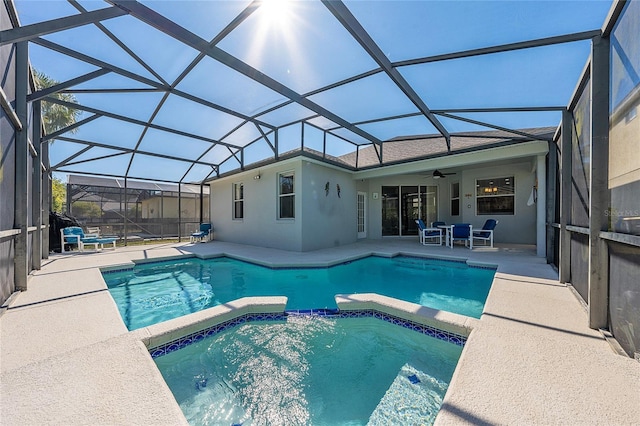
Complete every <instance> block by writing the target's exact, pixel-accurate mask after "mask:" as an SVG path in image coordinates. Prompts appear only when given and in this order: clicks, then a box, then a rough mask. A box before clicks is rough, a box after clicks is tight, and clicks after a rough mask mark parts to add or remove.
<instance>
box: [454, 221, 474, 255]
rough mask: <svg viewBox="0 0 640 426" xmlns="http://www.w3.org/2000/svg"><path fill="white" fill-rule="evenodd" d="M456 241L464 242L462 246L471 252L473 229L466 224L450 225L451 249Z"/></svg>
mask: <svg viewBox="0 0 640 426" xmlns="http://www.w3.org/2000/svg"><path fill="white" fill-rule="evenodd" d="M456 241H464V246H465V247H469V250H473V227H472V226H471V225H470V224H468V223H456V224H454V225H451V241H450V243H451V248H452V249H453V244H454V243H455V242H456Z"/></svg>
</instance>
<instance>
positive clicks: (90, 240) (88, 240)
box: [60, 226, 116, 253]
mask: <svg viewBox="0 0 640 426" xmlns="http://www.w3.org/2000/svg"><path fill="white" fill-rule="evenodd" d="M60 241H61V245H62V250H61V253H64V252H65V249H64V246H65V245H66V244H69V245H76V246H78V250H79V251H84V247H85V246H91V245H92V246H93V248H94V250H96V251H97V250H102V249H103V248H104V246H105V244H113V248H114V249H115V248H116V239H115V238H100V237H98V234H88V233H87V234H85V232H84V230H83V229H82V228H80V227H79V226H69V227H67V228H62V229H61V230H60Z"/></svg>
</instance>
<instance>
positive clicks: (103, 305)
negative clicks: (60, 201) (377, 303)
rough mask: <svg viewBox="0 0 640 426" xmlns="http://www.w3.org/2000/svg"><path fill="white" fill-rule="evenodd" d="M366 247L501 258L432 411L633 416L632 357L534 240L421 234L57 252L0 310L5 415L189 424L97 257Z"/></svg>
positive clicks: (328, 253)
mask: <svg viewBox="0 0 640 426" xmlns="http://www.w3.org/2000/svg"><path fill="white" fill-rule="evenodd" d="M369 253H376V254H381V255H394V254H397V253H403V254H415V255H428V256H434V257H452V256H453V257H458V258H466V259H469V260H470V261H476V262H486V263H490V264H495V265H498V271H497V273H496V278H495V280H494V284H493V287H492V289H491V292H490V294H489V298H488V300H487V303H486V306H485V310H484V314H483V316H482V318H481V319H480V321H477V326H476V327H475V328H474V330H473V331H472V333H471V335H470V336H469V339H468V341H467V344H466V346H465V348H464V351H463V354H462V357H461V358H460V361H459V363H458V366H457V369H456V373H455V374H454V377H453V380H452V382H451V385H450V387H449V390H448V392H447V395H446V397H445V400H444V404H443V407H442V409H441V411H440V414H439V415H438V418H437V420H436V424H441V425H444V424H465V423H466V424H476V425H478V424H484V425H494V424H539V425H543V424H544V425H548V424H572V425H573V424H576V425H577V424H580V425H585V424H592V425H602V424H607V425H614V424H615V425H623V424H625V425H634V424H635V425H637V424H640V363H638V362H637V361H635V360H633V359H630V358H628V357H624V356H620V355H617V354H616V353H614V351H613V350H612V349H611V347H610V345H609V343H608V342H607V341H606V340H605V339H604V338H603V336H602V335H601V334H600V333H599V332H598V331H595V330H591V329H589V328H588V327H587V315H586V312H585V310H584V308H583V307H582V306H581V304H580V302H579V301H578V299H577V298H576V297H575V296H574V294H573V293H572V290H571V289H570V287H567V286H565V285H564V284H560V283H558V281H557V274H556V273H555V272H554V271H553V269H552V268H551V267H550V266H549V265H546V263H545V260H544V259H542V258H537V257H535V250H534V249H533V248H531V247H518V246H508V247H507V246H501V247H498V248H495V249H490V248H476V249H474V250H473V251H470V250H468V249H465V248H462V247H456V248H455V249H453V250H451V249H449V248H445V247H423V246H420V245H419V244H417V242H416V240H415V239H410V240H409V239H385V240H378V241H374V240H365V241H361V242H358V243H356V244H351V245H348V246H342V247H336V248H332V249H325V250H318V251H314V252H305V253H299V252H286V251H281V250H274V249H267V248H262V247H253V246H244V245H238V244H231V243H224V242H219V241H212V242H209V243H196V244H189V243H181V244H166V245H154V246H135V247H125V248H118V249H117V250H115V251H102V252H99V253H90V252H86V253H77V252H74V253H69V254H55V255H52V256H51V257H50V258H49V259H48V260H45V261H43V262H44V265H43V267H42V269H41V270H40V271H35V272H34V273H33V274H32V276H31V277H30V279H29V290H28V291H26V292H22V293H19V294H17V295H16V296H14V297H12V298H11V299H10V300H9V301H8V302H7V303H5V305H4V306H5V308H4V309H3V313H2V315H1V316H0V342H1V345H0V346H1V348H0V419H1V420H0V423H2V424H7V425H33V424H65V425H79V424H92V425H95V424H109V425H119V424H123V425H124V424H127V425H128V424H148V425H160V424H162V425H173V424H186V420H185V419H184V417H183V415H182V413H181V411H180V409H179V407H178V405H177V403H176V402H175V400H174V398H173V396H172V394H171V392H170V391H169V389H168V387H167V386H166V384H165V383H164V381H163V379H162V377H161V375H160V373H159V372H158V370H157V368H156V367H155V364H154V363H153V361H152V359H151V357H150V356H149V354H148V351H147V349H146V347H145V346H144V344H143V343H142V342H141V341H140V339H139V337H138V336H137V334H136V332H128V330H127V329H126V327H125V325H124V323H123V322H122V319H121V318H120V315H119V313H118V310H117V308H116V305H115V303H114V302H113V300H112V299H111V296H110V295H109V292H108V291H107V290H106V286H105V284H104V281H103V280H102V276H101V274H100V272H99V270H98V268H100V267H107V266H113V265H122V264H127V263H130V262H131V261H133V260H140V259H149V260H152V259H160V258H165V257H169V256H180V255H190V254H196V255H198V256H204V257H208V256H215V255H219V254H228V255H233V256H235V257H238V258H245V259H253V260H254V261H259V262H262V263H265V264H275V265H281V264H286V265H310V264H332V263H337V262H340V261H344V260H347V259H352V258H354V257H360V256H362V255H366V254H369Z"/></svg>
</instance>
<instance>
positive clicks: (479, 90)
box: [16, 0, 609, 183]
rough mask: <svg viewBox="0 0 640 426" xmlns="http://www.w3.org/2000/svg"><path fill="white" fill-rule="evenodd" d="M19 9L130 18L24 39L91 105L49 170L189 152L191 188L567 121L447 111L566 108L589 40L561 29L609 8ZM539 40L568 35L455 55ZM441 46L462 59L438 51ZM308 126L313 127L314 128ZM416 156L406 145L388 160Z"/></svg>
mask: <svg viewBox="0 0 640 426" xmlns="http://www.w3.org/2000/svg"><path fill="white" fill-rule="evenodd" d="M16 5H17V8H18V11H19V15H20V18H21V20H22V24H23V25H29V24H34V23H39V22H43V21H47V20H52V19H54V20H55V19H58V20H59V19H61V18H65V17H67V16H71V15H74V14H75V15H82V14H87V13H95V11H98V10H100V9H107V10H109V8H116V9H117V10H118V13H123V15H122V16H118V17H115V18H110V19H104V20H102V21H95V22H94V23H91V24H87V25H83V26H79V27H74V28H68V29H61V30H60V31H53V32H49V33H46V34H40V35H39V36H38V37H34V38H32V39H30V40H29V41H30V43H29V47H30V52H31V63H32V64H33V66H34V68H36V69H38V70H40V71H43V72H44V73H46V74H47V75H49V76H50V77H52V78H53V79H54V80H56V81H59V82H63V83H65V84H63V86H64V87H62V88H61V90H62V91H63V92H65V93H68V94H72V95H73V96H75V98H76V100H77V102H78V105H77V109H78V110H80V111H81V113H80V115H79V118H78V120H79V121H80V122H81V123H82V125H81V126H80V127H78V128H77V131H76V132H75V133H70V132H67V133H65V134H62V135H59V136H58V137H57V139H58V141H66V142H69V144H62V143H53V144H52V145H51V148H52V156H54V157H56V158H57V159H58V160H59V161H58V162H56V165H58V164H59V166H58V168H54V171H65V172H82V173H91V168H92V167H89V166H93V167H94V168H95V170H100V171H101V173H105V172H104V171H105V170H107V172H106V174H107V175H112V176H127V177H137V178H138V177H139V178H147V179H158V176H157V174H154V173H155V172H154V167H153V166H145V165H144V164H141V163H140V161H141V160H145V161H149V162H153V161H158V162H160V163H162V164H163V165H166V164H168V163H167V162H177V163H178V164H179V163H180V162H186V163H191V165H190V166H188V167H187V168H186V169H185V170H183V172H182V173H178V169H181V170H182V169H184V168H183V167H182V165H177V166H175V167H174V166H168V169H169V170H172V172H171V173H170V175H171V176H170V179H171V180H174V179H175V180H176V181H177V182H196V183H197V182H198V180H199V179H204V180H206V179H212V178H216V177H218V176H219V175H220V174H224V173H229V172H235V171H239V170H242V169H243V168H244V167H246V166H248V165H255V164H259V163H261V162H264V161H276V160H277V158H278V156H279V155H281V154H291V153H295V152H302V150H303V149H304V150H305V151H307V153H308V154H310V155H316V156H317V157H318V158H320V159H325V160H326V161H331V162H333V163H335V162H336V161H337V162H340V161H342V162H343V163H345V164H346V167H348V168H356V169H357V168H361V167H375V166H380V165H381V164H384V163H388V162H389V161H390V160H385V159H384V158H382V159H381V158H379V156H378V153H377V152H380V146H381V145H382V144H384V143H388V141H390V140H395V139H397V138H399V137H403V138H407V139H409V140H413V139H415V138H416V137H418V136H420V137H424V138H423V139H424V144H425V145H428V144H429V143H430V142H429V141H430V140H432V139H433V141H432V142H433V143H434V144H435V146H437V147H438V150H440V148H441V147H442V146H444V147H445V150H448V149H449V148H451V147H450V142H451V140H454V139H453V138H454V136H455V135H454V134H455V133H456V132H464V131H470V130H486V131H491V130H496V129H497V128H516V127H518V128H529V127H543V126H557V124H558V122H559V113H558V112H557V110H553V112H552V113H548V114H547V115H544V114H543V115H542V116H541V112H540V111H521V112H519V113H518V114H515V115H514V114H512V115H508V114H496V113H488V112H487V113H486V114H484V115H475V116H469V115H462V119H459V118H456V117H452V115H455V113H454V112H452V110H455V109H468V108H474V107H475V108H477V107H482V108H488V109H491V108H495V107H499V108H506V109H509V108H518V107H531V106H533V107H541V106H542V107H556V108H558V107H562V106H563V104H564V103H565V102H566V99H567V98H568V96H569V94H570V93H571V90H572V89H573V87H574V86H575V82H576V79H577V74H578V73H579V71H580V70H581V68H582V66H583V65H584V61H585V60H586V58H587V57H588V54H589V42H588V39H589V38H590V36H589V34H585V35H582V36H580V37H578V38H575V37H573V38H571V37H570V39H571V40H570V42H566V43H565V42H564V41H567V40H568V39H562V38H563V37H564V36H568V35H572V34H575V33H580V32H588V31H593V30H597V29H599V27H600V25H601V23H602V21H603V19H604V16H605V15H606V13H607V11H608V8H609V5H608V4H607V3H606V2H587V3H581V4H580V9H581V10H580V12H581V13H580V14H577V13H575V12H576V4H575V3H572V2H544V3H542V4H541V3H535V4H530V3H526V2H525V3H521V2H518V3H516V2H490V3H489V2H474V3H468V2H430V1H424V2H414V1H364V2H356V1H346V2H344V3H340V2H331V3H328V2H322V1H278V2H274V1H270V0H266V1H263V2H249V1H216V2H208V1H207V2H205V1H197V2H180V3H178V2H169V1H141V2H121V1H120V0H110V1H108V2H104V3H101V2H96V1H86V0H80V1H78V2H66V1H62V0H51V1H26V0H18V1H17V2H16ZM123 11H125V12H126V13H125V12H123ZM578 15H579V16H578ZM54 25H55V24H54ZM487 28H491V29H492V30H491V31H488V30H487ZM545 37H560V38H561V39H562V40H558V41H557V42H558V43H560V44H557V43H555V42H554V43H552V44H553V45H551V46H544V47H535V48H526V49H519V50H514V51H511V50H510V48H509V47H508V46H507V47H504V48H499V49H498V50H497V51H496V53H492V54H489V55H486V54H484V53H487V52H484V53H483V54H481V55H464V54H462V55H461V52H464V51H468V50H470V49H481V48H488V47H492V46H501V45H509V44H510V43H519V42H523V41H527V40H535V39H542V38H545ZM585 40H586V41H585ZM534 44H535V43H534ZM502 50H506V51H504V52H502ZM443 54H446V55H452V56H451V58H456V59H451V60H444V59H446V58H444V57H438V56H437V55H443ZM523 64H527V65H526V66H525V65H523ZM574 74H575V75H574ZM551 76H552V77H553V78H551ZM541 88H542V89H541ZM534 89H535V90H534ZM543 89H544V90H543ZM532 94H533V95H534V96H533V97H531V95H532ZM536 94H539V95H540V96H535V95H536ZM542 95H544V96H542ZM43 101H47V98H46V97H45V98H43ZM49 101H50V102H53V100H51V99H50V98H49ZM457 113H459V114H464V113H462V112H460V111H458V112H457ZM514 117H517V118H514ZM523 117H524V118H523ZM470 120H471V121H470ZM474 120H475V121H474ZM476 121H477V123H476ZM304 123H308V124H311V125H313V126H316V127H314V129H316V130H314V131H310V133H309V135H308V136H307V135H305V134H304V132H303V131H302V129H303V128H304V127H305V126H306V124H304ZM474 123H475V124H474ZM320 129H321V130H320ZM276 133H277V134H278V138H277V143H276V138H275V135H276ZM516 136H517V135H516ZM438 138H440V139H438ZM520 139H522V138H519V140H520ZM519 140H517V141H519ZM514 141H515V142H517V141H516V140H514ZM88 146H89V147H91V146H93V147H97V148H101V149H115V150H119V151H120V153H121V155H122V156H123V157H124V156H128V157H129V160H128V161H123V163H125V166H124V167H122V166H120V167H115V165H114V164H113V162H114V161H115V160H114V158H117V156H109V155H103V156H102V157H101V156H100V155H96V156H94V157H93V158H88V157H87V156H86V155H88V154H89V152H93V153H94V154H99V152H97V151H92V150H89V151H87V152H85V151H83V150H84V149H86V147H88ZM71 147H73V148H74V149H75V151H74V150H73V149H71ZM320 148H322V149H320ZM58 150H62V152H60V153H57V152H56V151H58ZM367 150H368V151H372V152H373V154H374V156H373V157H372V159H370V157H371V156H370V155H369V153H367ZM274 151H275V152H274ZM382 151H383V152H385V150H384V149H382ZM426 151H427V152H431V151H434V149H427V150H426ZM389 152H393V148H391V149H390V150H389ZM424 152H425V151H424V150H422V151H420V152H419V153H416V155H420V156H423V153H424ZM114 155H115V154H114ZM76 156H77V157H80V160H77V161H75V162H74V161H72V160H73V159H74V158H75V157H76ZM383 157H384V156H383ZM131 158H133V160H131ZM415 158H420V157H416V156H413V155H412V154H411V151H409V152H406V153H404V154H401V153H400V154H398V153H396V154H393V155H390V159H401V161H411V160H412V159H415ZM87 160H91V162H92V163H93V164H91V165H89V164H88V161H87ZM102 161H104V162H105V165H104V166H100V165H98V164H97V163H98V162H102ZM208 168H210V169H211V171H212V172H213V174H211V173H208V172H207V170H208ZM173 171H175V173H174V172H173ZM138 174H144V176H139V175H138Z"/></svg>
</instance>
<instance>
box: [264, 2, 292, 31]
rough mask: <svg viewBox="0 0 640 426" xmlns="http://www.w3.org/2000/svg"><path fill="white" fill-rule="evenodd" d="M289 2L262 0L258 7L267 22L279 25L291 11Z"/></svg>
mask: <svg viewBox="0 0 640 426" xmlns="http://www.w3.org/2000/svg"><path fill="white" fill-rule="evenodd" d="M290 3H291V2H290V0H263V1H262V5H261V6H260V9H261V12H262V14H263V16H264V17H265V19H266V20H267V21H268V22H269V23H271V24H277V25H281V24H284V23H285V22H286V21H287V19H288V17H289V14H290V13H291V8H290Z"/></svg>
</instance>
